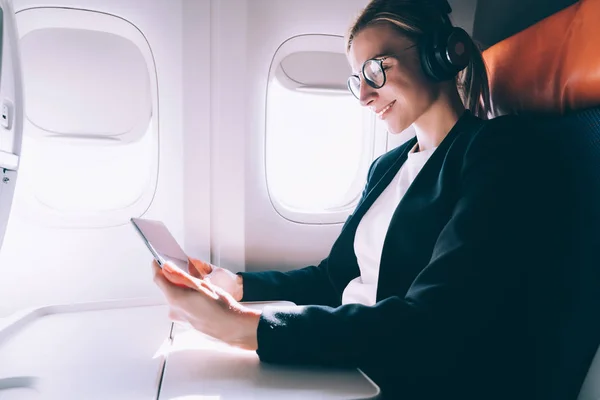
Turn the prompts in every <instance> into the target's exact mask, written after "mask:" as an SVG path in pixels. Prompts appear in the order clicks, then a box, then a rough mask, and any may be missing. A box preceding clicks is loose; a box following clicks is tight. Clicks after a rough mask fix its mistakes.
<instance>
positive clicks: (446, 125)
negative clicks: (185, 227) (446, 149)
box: [413, 90, 465, 151]
mask: <svg viewBox="0 0 600 400" xmlns="http://www.w3.org/2000/svg"><path fill="white" fill-rule="evenodd" d="M446 93H448V92H446ZM464 111H465V107H464V106H463V104H462V101H461V100H460V96H459V95H458V92H457V91H456V90H453V91H451V92H450V94H440V97H439V98H438V99H437V100H436V101H435V102H434V103H433V104H432V105H431V106H430V107H429V108H428V109H427V111H425V113H423V115H421V116H420V117H419V119H417V120H416V121H415V122H414V123H413V126H414V128H415V131H416V133H417V141H418V143H419V147H418V151H423V150H429V149H432V148H434V147H437V146H439V144H440V143H441V142H442V140H444V138H445V137H446V135H448V133H449V132H450V130H451V129H452V128H453V127H454V125H456V122H457V121H458V119H459V118H460V116H461V115H462V114H463V113H464Z"/></svg>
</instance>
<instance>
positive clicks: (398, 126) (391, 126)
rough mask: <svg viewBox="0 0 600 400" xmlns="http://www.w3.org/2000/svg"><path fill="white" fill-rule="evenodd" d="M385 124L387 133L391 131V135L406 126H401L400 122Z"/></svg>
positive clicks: (404, 128) (399, 131)
mask: <svg viewBox="0 0 600 400" xmlns="http://www.w3.org/2000/svg"><path fill="white" fill-rule="evenodd" d="M386 125H387V131H388V133H391V134H392V135H397V134H399V133H402V132H404V130H406V128H408V126H402V124H393V123H387V124H386Z"/></svg>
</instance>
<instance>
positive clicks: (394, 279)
mask: <svg viewBox="0 0 600 400" xmlns="http://www.w3.org/2000/svg"><path fill="white" fill-rule="evenodd" d="M538 139H539V138H536V136H535V135H534V134H533V132H532V131H528V130H527V128H526V127H525V125H524V123H523V122H522V121H521V120H519V119H518V118H517V117H508V116H507V117H500V118H496V119H493V120H490V121H484V120H481V119H479V118H476V117H474V116H473V115H472V114H471V113H470V112H469V111H466V112H465V113H464V114H463V116H462V117H461V118H460V119H459V121H458V122H457V123H456V125H455V126H454V127H453V128H452V130H451V131H450V132H449V133H448V135H447V136H446V137H445V138H444V140H443V141H442V143H441V144H440V145H439V147H438V149H437V150H436V151H435V152H434V153H433V154H432V155H431V158H430V159H429V160H428V162H427V163H426V164H425V166H424V167H423V169H422V170H421V172H420V173H419V175H418V176H417V177H416V179H415V180H414V182H413V183H412V185H411V187H410V188H409V190H408V191H407V192H406V194H405V196H404V197H403V199H402V200H401V201H400V203H399V205H398V207H397V208H396V211H395V213H394V214H393V217H392V220H391V222H390V225H389V228H388V232H387V236H386V239H385V243H384V247H383V254H382V258H381V264H380V272H379V281H378V289H377V304H375V305H374V306H364V305H359V304H349V305H343V306H342V305H341V297H342V292H343V291H344V289H345V287H346V285H347V284H348V283H349V282H350V281H351V280H352V279H354V278H355V277H357V276H359V274H360V271H359V267H358V265H357V261H356V256H355V253H354V236H355V233H356V228H357V226H358V224H359V222H360V220H361V218H362V217H363V215H364V214H365V212H366V211H367V210H368V209H369V207H370V206H371V205H372V204H373V202H374V201H375V199H376V198H377V197H378V196H379V195H380V194H381V192H382V191H383V190H384V188H385V187H386V186H387V185H388V184H389V183H390V182H391V180H392V178H393V177H394V176H395V175H396V173H397V172H398V170H399V168H400V167H401V165H402V163H403V162H404V161H405V160H406V157H407V152H408V151H409V149H411V148H412V147H413V146H414V144H415V143H416V138H415V139H412V140H410V141H408V142H407V143H405V144H404V145H402V146H400V147H399V148H397V149H394V150H392V151H390V152H388V153H386V154H384V155H383V156H381V157H380V158H378V159H377V160H376V161H375V162H374V163H373V164H372V166H371V168H370V171H369V175H368V182H367V184H366V187H365V189H364V192H363V195H362V198H361V200H360V202H359V204H358V206H357V208H356V210H355V211H354V213H353V214H352V215H351V216H350V217H349V218H348V220H347V221H346V223H345V225H344V227H343V229H342V231H341V233H340V235H339V237H338V239H337V240H336V241H335V243H334V245H333V247H332V249H331V252H330V254H329V256H328V257H327V258H326V259H325V260H323V261H322V262H321V263H320V264H319V265H318V266H310V267H306V268H303V269H299V270H295V271H290V272H285V273H284V272H276V271H267V272H257V273H240V274H241V275H242V276H243V282H244V298H243V301H257V300H289V301H293V302H295V303H296V304H298V305H307V306H305V307H297V308H294V309H292V310H285V311H282V310H278V309H277V308H275V307H274V308H269V307H267V308H266V309H265V310H264V311H263V314H262V317H261V319H260V323H259V327H258V350H257V353H258V355H259V356H260V359H261V360H262V361H265V362H274V363H288V364H313V365H330V366H346V367H359V368H361V369H362V370H363V371H364V372H365V373H366V374H367V375H369V376H370V377H371V378H372V379H373V380H374V381H375V382H376V383H377V384H378V385H379V386H380V387H381V388H382V391H383V394H384V397H385V398H399V399H436V400H439V399H490V398H494V399H495V398H498V399H509V398H510V399H517V398H518V399H521V398H522V399H528V400H530V399H533V398H535V394H534V390H535V386H536V385H543V382H542V381H543V376H544V374H545V372H544V371H543V368H542V369H540V368H541V367H540V365H539V364H540V363H541V361H540V357H541V356H540V354H542V353H544V351H546V350H547V346H549V345H548V343H549V340H546V339H543V338H542V337H541V336H540V335H546V336H548V334H549V332H551V330H550V329H549V323H548V321H547V320H549V319H552V318H551V317H547V316H548V315H551V314H552V313H551V307H552V303H551V301H550V300H549V299H551V297H549V295H550V294H551V293H552V291H553V290H554V289H553V286H552V285H553V284H554V281H553V277H554V276H555V274H554V272H553V271H554V267H552V266H551V265H550V264H549V263H548V260H552V259H553V258H554V259H558V255H557V254H558V253H557V252H556V251H555V250H556V249H557V248H558V247H557V246H556V242H552V240H553V236H552V235H551V234H550V233H551V232H555V231H556V230H554V229H548V228H547V227H544V228H541V227H542V226H544V225H543V222H544V220H545V219H546V218H548V216H549V212H551V211H553V207H554V206H553V205H552V202H551V201H549V199H551V198H552V196H550V194H551V193H550V187H549V186H548V183H549V182H548V180H547V179H541V178H540V177H542V176H548V163H547V162H545V161H544V160H542V159H541V156H543V155H544V154H546V153H545V152H544V151H543V150H542V149H541V148H540V142H539V141H538ZM540 310H542V311H541V312H540ZM544 310H545V311H544ZM540 315H543V316H546V317H547V318H545V319H544V317H540ZM544 346H546V347H544ZM544 354H546V353H544ZM545 356H546V357H547V358H548V357H549V356H547V354H546V355H545ZM546 361H547V360H546ZM540 382H541V383H540Z"/></svg>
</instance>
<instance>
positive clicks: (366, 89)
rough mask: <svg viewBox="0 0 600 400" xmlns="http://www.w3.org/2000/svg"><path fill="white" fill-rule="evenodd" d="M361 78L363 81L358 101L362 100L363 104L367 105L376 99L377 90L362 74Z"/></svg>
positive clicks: (361, 103)
mask: <svg viewBox="0 0 600 400" xmlns="http://www.w3.org/2000/svg"><path fill="white" fill-rule="evenodd" d="M360 80H361V82H360V92H359V97H358V101H359V102H360V105H361V106H363V107H367V106H368V105H369V104H371V103H372V102H373V101H374V100H375V97H376V96H377V91H376V90H375V89H374V88H372V87H371V86H370V85H369V84H368V83H367V82H366V81H365V78H364V77H362V76H361V78H360Z"/></svg>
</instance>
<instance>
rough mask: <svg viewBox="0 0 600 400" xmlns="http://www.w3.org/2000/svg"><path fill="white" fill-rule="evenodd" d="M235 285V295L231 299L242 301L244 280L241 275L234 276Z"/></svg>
mask: <svg viewBox="0 0 600 400" xmlns="http://www.w3.org/2000/svg"><path fill="white" fill-rule="evenodd" d="M235 283H236V290H235V293H233V298H234V299H235V300H236V301H242V298H243V297H244V278H243V277H242V275H239V274H236V277H235Z"/></svg>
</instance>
